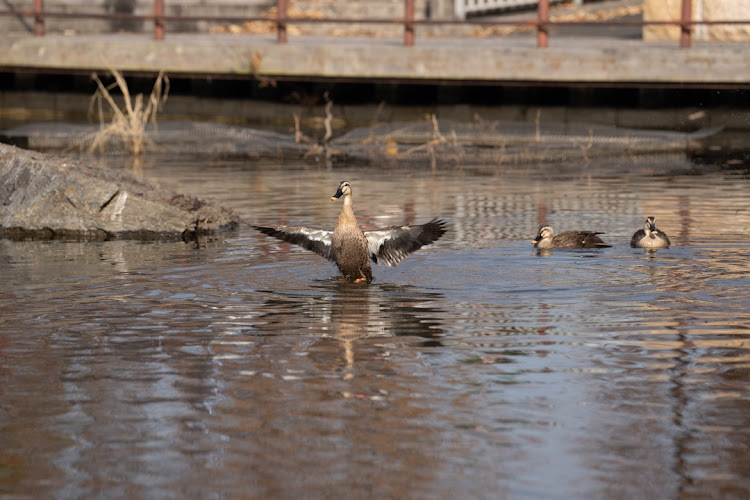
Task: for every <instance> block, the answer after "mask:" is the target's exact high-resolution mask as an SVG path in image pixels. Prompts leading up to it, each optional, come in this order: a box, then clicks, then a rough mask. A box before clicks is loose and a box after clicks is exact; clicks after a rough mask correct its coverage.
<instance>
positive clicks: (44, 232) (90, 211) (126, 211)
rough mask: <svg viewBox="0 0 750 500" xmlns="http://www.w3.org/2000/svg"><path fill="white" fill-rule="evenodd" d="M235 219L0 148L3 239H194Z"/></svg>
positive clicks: (137, 185)
mask: <svg viewBox="0 0 750 500" xmlns="http://www.w3.org/2000/svg"><path fill="white" fill-rule="evenodd" d="M238 221H239V217H238V216H237V215H235V214H234V213H232V211H231V210H229V209H226V208H223V207H218V206H215V205H212V204H210V203H207V202H204V201H201V200H198V199H195V198H191V197H189V196H185V195H181V194H177V193H174V192H172V191H169V190H166V189H162V188H161V187H159V186H158V185H156V184H155V183H153V182H150V181H148V180H146V179H143V178H141V177H138V176H136V175H133V174H130V173H128V172H124V171H117V170H109V169H106V168H102V167H97V166H92V165H87V164H83V163H77V162H75V161H74V160H71V159H69V158H64V157H57V156H51V155H45V154H42V153H36V152H33V151H27V150H23V149H19V148H16V147H13V146H8V145H5V144H0V237H4V238H10V239H29V238H36V239H39V238H41V239H55V238H62V239H76V240H81V239H84V240H85V239H95V240H110V239H183V240H185V241H189V240H195V239H197V238H198V237H200V236H204V235H211V234H215V233H217V232H219V231H223V230H227V229H231V228H234V227H236V226H237V224H238Z"/></svg>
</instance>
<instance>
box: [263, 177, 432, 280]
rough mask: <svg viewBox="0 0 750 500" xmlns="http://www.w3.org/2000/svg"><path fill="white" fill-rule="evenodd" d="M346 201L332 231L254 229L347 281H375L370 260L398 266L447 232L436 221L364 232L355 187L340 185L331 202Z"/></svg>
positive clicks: (291, 228)
mask: <svg viewBox="0 0 750 500" xmlns="http://www.w3.org/2000/svg"><path fill="white" fill-rule="evenodd" d="M342 197H343V199H344V206H343V207H342V208H341V214H340V215H339V218H338V221H337V222H336V227H335V228H334V229H333V231H329V230H325V229H312V228H308V227H301V226H296V227H295V226H278V227H262V226H253V227H255V229H257V230H258V231H260V232H261V233H264V234H267V235H268V236H273V237H274V238H278V239H280V240H283V241H286V242H289V243H292V244H295V245H299V246H301V247H302V248H305V249H307V250H311V251H313V252H315V253H317V254H319V255H322V256H323V257H325V258H326V259H328V260H331V261H333V262H335V263H336V265H337V266H338V268H339V270H340V271H341V274H343V275H344V278H345V279H346V280H348V281H354V282H355V283H361V282H365V281H372V269H371V267H370V260H372V262H374V263H376V264H379V263H383V264H386V265H388V266H395V265H397V264H398V263H399V262H401V261H402V260H404V259H405V258H406V257H407V256H408V255H409V254H411V253H413V252H416V251H417V250H419V249H420V248H422V247H423V246H425V245H429V244H430V243H433V242H434V241H437V240H438V239H439V238H440V237H441V236H442V235H443V234H445V231H446V222H445V221H444V220H442V219H433V220H431V221H430V222H427V223H426V224H415V225H409V226H393V227H389V228H384V229H375V230H371V231H362V229H360V227H359V224H357V218H356V217H355V216H354V210H353V208H352V186H351V184H349V182H347V181H342V182H341V184H339V188H338V190H336V194H334V195H333V197H332V198H331V200H338V199H340V198H342Z"/></svg>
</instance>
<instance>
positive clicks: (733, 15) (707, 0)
mask: <svg viewBox="0 0 750 500" xmlns="http://www.w3.org/2000/svg"><path fill="white" fill-rule="evenodd" d="M692 9H693V19H694V20H700V21H719V20H732V21H734V20H740V19H750V0H693V4H692ZM681 11H682V0H644V2H643V19H644V21H666V20H672V19H675V20H677V19H680V13H681ZM679 38H680V28H679V27H678V26H666V25H665V26H644V28H643V39H644V40H646V41H660V40H679ZM693 40H699V41H711V40H721V41H747V40H750V24H746V25H729V24H723V25H722V24H717V25H698V26H695V28H694V30H693Z"/></svg>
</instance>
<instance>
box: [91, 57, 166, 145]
mask: <svg viewBox="0 0 750 500" xmlns="http://www.w3.org/2000/svg"><path fill="white" fill-rule="evenodd" d="M109 72H110V73H111V74H112V76H113V77H114V79H115V81H114V83H112V84H110V85H108V86H105V85H104V84H103V83H102V81H101V80H100V79H99V76H98V75H97V74H96V73H93V74H92V75H91V78H92V79H93V80H94V81H95V82H96V85H97V87H98V88H97V91H96V92H95V93H94V95H93V96H92V97H91V102H90V104H89V113H90V114H91V113H92V110H93V109H94V108H96V109H97V111H98V115H99V123H100V125H101V128H100V129H99V131H97V132H96V133H94V134H92V135H91V136H90V137H88V138H87V140H90V141H91V144H90V145H89V152H93V151H95V150H97V149H98V150H99V151H100V152H102V151H103V150H104V146H105V145H106V144H107V143H110V142H111V141H112V140H113V139H115V140H117V139H119V140H121V141H122V143H123V146H124V147H125V149H126V150H127V151H128V152H129V153H130V154H132V155H134V156H140V155H142V154H143V153H144V152H145V150H146V147H145V142H146V139H145V135H146V126H147V125H148V124H149V123H152V124H156V114H157V113H158V112H159V111H160V110H161V108H162V106H163V105H164V103H165V102H167V96H168V94H169V78H168V77H167V76H166V75H165V74H164V72H163V71H162V72H160V73H159V76H158V77H157V78H156V82H154V86H153V88H152V89H151V94H150V95H149V97H148V100H147V101H146V103H145V105H144V98H143V94H138V95H136V96H135V99H132V98H131V96H130V90H129V89H128V84H127V82H126V81H125V78H123V76H122V73H120V72H119V71H117V70H116V69H111V68H110V70H109ZM114 88H118V89H119V90H120V93H121V94H122V98H123V104H124V106H123V107H122V108H120V106H119V105H118V104H117V102H115V99H114V98H113V97H112V94H111V93H110V91H111V90H112V89H114ZM104 102H106V103H107V104H109V110H108V111H109V113H105V107H104V105H103V103H104ZM110 113H111V121H110V122H109V123H108V122H107V118H106V117H107V116H108V114H110Z"/></svg>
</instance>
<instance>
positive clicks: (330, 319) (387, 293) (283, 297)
mask: <svg viewBox="0 0 750 500" xmlns="http://www.w3.org/2000/svg"><path fill="white" fill-rule="evenodd" d="M314 288H315V290H314V293H313V294H278V295H277V296H276V297H274V298H273V299H269V300H267V301H266V303H265V306H264V308H263V309H264V310H265V311H266V313H265V314H264V315H263V317H262V319H263V321H261V322H260V323H259V324H258V325H257V327H256V328H257V329H260V330H272V331H267V332H265V333H264V334H265V335H279V334H288V333H289V332H290V331H292V332H302V333H304V334H307V335H310V336H311V337H313V338H315V337H317V338H318V339H320V340H318V341H316V342H315V344H317V345H318V346H319V347H322V348H320V349H318V348H312V346H313V345H314V344H311V345H310V347H309V348H308V355H309V359H311V360H314V361H315V362H316V364H318V365H321V366H323V367H326V368H323V370H324V371H326V370H328V369H330V368H329V367H330V366H335V367H336V368H335V369H336V370H337V371H342V372H343V377H344V378H345V379H351V378H354V377H355V374H356V373H357V371H358V370H357V369H356V366H355V360H357V359H358V360H359V361H360V362H370V361H373V360H382V358H383V355H384V352H385V348H384V347H383V342H382V341H378V342H377V343H373V342H370V340H372V339H391V342H395V341H396V338H399V337H401V338H403V337H412V338H417V339H419V340H418V341H417V344H418V346H420V347H435V346H440V345H441V341H440V339H441V338H442V336H443V328H442V327H441V323H440V321H439V320H438V319H437V318H441V317H443V315H444V314H443V313H442V311H441V310H440V309H438V308H436V307H434V306H432V305H431V304H432V303H435V302H438V301H441V300H442V295H441V294H438V293H433V292H423V291H419V290H416V289H414V288H413V287H410V286H396V285H387V284H377V285H372V286H369V287H361V286H358V285H355V284H353V283H349V282H342V281H327V282H322V283H320V284H316V285H314ZM325 339H335V340H336V341H337V342H339V343H340V344H341V346H342V347H343V349H344V353H343V354H344V356H343V361H344V365H343V366H342V365H341V358H340V357H336V359H332V358H331V357H330V356H331V355H332V354H334V352H335V351H331V350H330V349H328V348H325V347H326V346H325V343H326V341H325ZM357 349H360V350H361V351H372V350H373V349H375V350H378V352H369V354H361V355H360V356H359V357H358V356H357V355H356V351H357ZM384 369H387V365H385V364H383V363H382V361H379V362H378V363H377V366H376V367H375V368H372V369H371V370H369V371H383V370H384Z"/></svg>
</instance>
